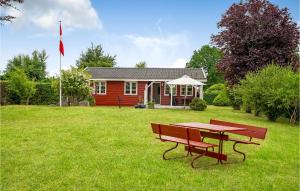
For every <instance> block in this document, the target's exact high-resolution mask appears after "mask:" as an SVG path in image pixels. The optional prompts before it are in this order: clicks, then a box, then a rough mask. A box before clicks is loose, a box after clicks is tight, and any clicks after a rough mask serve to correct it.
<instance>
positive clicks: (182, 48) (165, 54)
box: [99, 33, 191, 67]
mask: <svg viewBox="0 0 300 191" xmlns="http://www.w3.org/2000/svg"><path fill="white" fill-rule="evenodd" d="M99 38H100V39H101V42H102V43H103V47H104V49H106V50H107V51H108V52H109V53H111V54H116V55H117V63H118V66H120V67H133V66H134V65H135V64H136V63H137V62H139V61H146V63H147V66H148V67H173V64H174V62H175V60H176V59H177V58H185V57H187V54H189V53H190V51H191V50H190V48H189V43H188V37H187V35H186V34H184V33H173V34H168V35H157V36H145V35H132V34H131V35H123V36H115V35H113V36H111V35H109V36H105V37H104V36H103V35H101V36H99ZM180 67H182V64H181V65H180Z"/></svg>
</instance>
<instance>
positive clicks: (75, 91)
mask: <svg viewBox="0 0 300 191" xmlns="http://www.w3.org/2000/svg"><path fill="white" fill-rule="evenodd" d="M89 77H90V76H89V74H88V73H87V72H85V71H84V70H83V69H76V68H71V69H70V70H65V71H63V72H62V92H63V96H64V97H65V98H67V100H68V104H69V105H70V104H71V103H72V104H77V103H79V102H80V101H83V100H85V99H86V98H87V97H88V96H89V95H90V86H89V83H88V79H89Z"/></svg>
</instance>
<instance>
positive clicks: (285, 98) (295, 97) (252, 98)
mask: <svg viewBox="0 0 300 191" xmlns="http://www.w3.org/2000/svg"><path fill="white" fill-rule="evenodd" d="M237 90H238V92H239V93H240V94H241V95H242V100H243V104H247V106H250V107H251V109H253V110H254V111H255V112H254V113H255V114H257V115H258V114H259V113H260V112H263V113H264V114H265V115H266V116H267V117H268V119H269V120H271V121H275V120H276V119H277V118H278V117H280V116H282V115H284V114H285V113H286V112H287V111H289V110H291V108H294V109H292V110H293V111H292V113H295V111H296V110H297V104H298V103H299V74H298V73H294V72H293V71H292V70H291V69H290V68H284V67H280V66H276V65H272V64H271V65H269V66H267V67H266V68H264V69H262V70H260V71H258V72H256V73H250V74H248V75H246V78H245V79H244V80H242V81H241V83H240V85H239V86H238V88H237ZM290 121H291V123H295V121H296V115H295V114H294V115H291V119H290Z"/></svg>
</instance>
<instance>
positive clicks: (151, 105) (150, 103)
mask: <svg viewBox="0 0 300 191" xmlns="http://www.w3.org/2000/svg"><path fill="white" fill-rule="evenodd" d="M147 105H148V109H154V102H152V101H149V102H148V104H147Z"/></svg>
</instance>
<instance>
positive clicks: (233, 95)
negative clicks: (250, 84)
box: [226, 87, 243, 110]
mask: <svg viewBox="0 0 300 191" xmlns="http://www.w3.org/2000/svg"><path fill="white" fill-rule="evenodd" d="M226 90H227V91H226V94H227V97H228V98H229V100H230V105H232V107H233V109H234V110H240V109H241V105H242V104H243V102H242V96H241V95H240V94H238V92H237V91H236V88H234V87H226Z"/></svg>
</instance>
